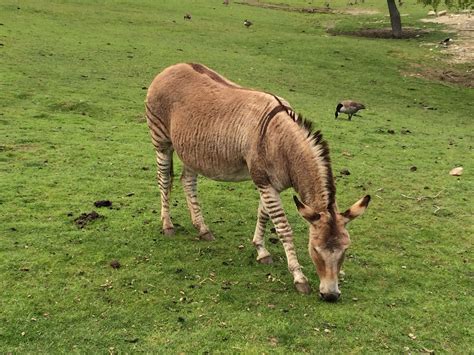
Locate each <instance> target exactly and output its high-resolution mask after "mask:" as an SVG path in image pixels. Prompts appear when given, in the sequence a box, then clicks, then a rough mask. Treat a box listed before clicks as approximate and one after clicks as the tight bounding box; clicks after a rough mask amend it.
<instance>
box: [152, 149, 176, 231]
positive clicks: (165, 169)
mask: <svg viewBox="0 0 474 355" xmlns="http://www.w3.org/2000/svg"><path fill="white" fill-rule="evenodd" d="M156 164H157V167H158V171H157V180H158V186H159V187H160V193H161V223H162V225H163V234H165V235H173V234H174V226H173V223H172V222H171V216H170V203H169V199H170V192H171V186H172V184H173V176H172V165H173V149H172V148H171V147H170V148H168V149H166V150H164V151H160V150H157V151H156Z"/></svg>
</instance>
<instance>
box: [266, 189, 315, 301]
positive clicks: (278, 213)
mask: <svg viewBox="0 0 474 355" xmlns="http://www.w3.org/2000/svg"><path fill="white" fill-rule="evenodd" d="M259 192H260V199H261V201H262V203H263V207H264V208H265V211H266V212H267V213H268V215H269V216H270V218H271V220H272V222H273V224H274V225H275V229H276V232H277V234H278V237H279V238H280V240H281V242H282V243H283V248H284V249H285V253H286V258H287V261H288V270H290V272H291V274H292V275H293V282H294V284H295V287H296V289H297V290H298V291H299V292H301V293H310V292H311V287H310V286H309V283H308V279H307V278H306V276H304V274H303V272H302V271H301V266H300V264H299V262H298V258H297V257H296V251H295V247H294V245H293V231H292V230H291V226H290V224H289V223H288V219H287V218H286V215H285V211H284V210H283V207H282V203H281V199H280V194H279V193H278V191H276V190H275V189H274V188H273V187H272V186H263V187H259Z"/></svg>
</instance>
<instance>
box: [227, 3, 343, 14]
mask: <svg viewBox="0 0 474 355" xmlns="http://www.w3.org/2000/svg"><path fill="white" fill-rule="evenodd" d="M236 4H240V5H248V6H255V7H261V8H264V9H271V10H281V11H289V12H301V13H307V14H317V13H319V14H321V13H324V14H328V13H335V11H334V10H332V9H330V8H327V7H297V6H291V5H288V4H270V3H264V2H260V1H256V0H247V1H238V2H236Z"/></svg>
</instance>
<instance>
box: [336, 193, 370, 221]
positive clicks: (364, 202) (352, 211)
mask: <svg viewBox="0 0 474 355" xmlns="http://www.w3.org/2000/svg"><path fill="white" fill-rule="evenodd" d="M369 202H370V195H367V196H364V197H362V198H361V199H360V200H359V201H357V202H356V203H354V204H353V205H352V207H351V208H349V209H348V210H347V211H346V212H344V213H342V216H343V217H344V219H345V222H346V223H349V222H350V221H352V220H353V219H354V218H357V217H359V216H360V215H362V214H363V213H364V212H365V210H366V209H367V206H368V205H369Z"/></svg>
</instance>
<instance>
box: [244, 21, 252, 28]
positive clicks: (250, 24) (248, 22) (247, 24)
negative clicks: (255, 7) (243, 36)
mask: <svg viewBox="0 0 474 355" xmlns="http://www.w3.org/2000/svg"><path fill="white" fill-rule="evenodd" d="M252 25H253V23H252V22H250V21H249V20H245V21H244V26H245V27H247V28H249V27H250V26H252Z"/></svg>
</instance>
